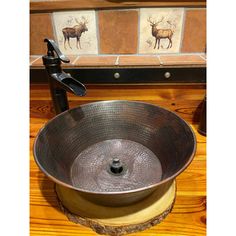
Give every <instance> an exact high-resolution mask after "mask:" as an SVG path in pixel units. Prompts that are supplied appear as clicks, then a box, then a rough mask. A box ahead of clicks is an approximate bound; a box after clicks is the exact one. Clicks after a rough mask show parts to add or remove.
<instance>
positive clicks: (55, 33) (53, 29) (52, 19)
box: [50, 12, 59, 47]
mask: <svg viewBox="0 0 236 236" xmlns="http://www.w3.org/2000/svg"><path fill="white" fill-rule="evenodd" d="M53 15H54V13H53V12H52V13H50V18H51V24H52V31H53V36H54V40H55V42H56V43H57V45H58V47H59V43H58V38H57V32H56V22H55V17H54V16H53Z"/></svg>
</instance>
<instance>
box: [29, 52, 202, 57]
mask: <svg viewBox="0 0 236 236" xmlns="http://www.w3.org/2000/svg"><path fill="white" fill-rule="evenodd" d="M200 54H204V52H192V53H191V52H188V53H186V52H185V53H159V54H158V55H157V54H156V53H140V54H135V53H134V54H79V56H98V57H106V56H108V57H109V56H111V57H112V56H127V57H130V56H137V57H143V56H144V57H145V56H150V57H156V56H158V57H160V56H194V55H196V56H200ZM43 55H44V54H42V55H35V54H33V55H29V56H34V57H35V56H38V57H42V56H43ZM68 56H76V55H68ZM79 56H78V57H79Z"/></svg>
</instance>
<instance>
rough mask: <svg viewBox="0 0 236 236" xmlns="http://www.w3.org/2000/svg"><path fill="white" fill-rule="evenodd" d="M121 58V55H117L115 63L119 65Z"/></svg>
mask: <svg viewBox="0 0 236 236" xmlns="http://www.w3.org/2000/svg"><path fill="white" fill-rule="evenodd" d="M119 60H120V56H117V58H116V62H115V65H116V66H118V65H119Z"/></svg>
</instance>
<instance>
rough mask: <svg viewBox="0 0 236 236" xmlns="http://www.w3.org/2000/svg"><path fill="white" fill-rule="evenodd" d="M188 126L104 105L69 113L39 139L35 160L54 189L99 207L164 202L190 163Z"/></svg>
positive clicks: (123, 104)
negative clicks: (153, 198)
mask: <svg viewBox="0 0 236 236" xmlns="http://www.w3.org/2000/svg"><path fill="white" fill-rule="evenodd" d="M195 150H196V139H195V135H194V133H193V131H192V129H191V128H190V126H189V125H188V124H187V123H186V122H185V121H184V120H183V119H181V118H180V117H179V116H177V115H176V114H175V113H173V112H170V111H168V110H166V109H163V108H161V107H158V106H155V105H151V104H148V103H143V102H134V101H102V102H95V103H90V104H86V105H82V106H80V107H77V108H74V109H70V110H67V111H65V112H63V113H61V114H59V115H57V116H56V117H54V118H53V119H52V120H50V121H49V122H48V123H47V124H46V125H45V126H44V127H43V128H42V129H41V130H40V131H39V133H38V135H37V138H36V140H35V143H34V157H35V161H36V163H37V164H38V166H39V168H40V169H41V170H42V171H43V172H44V173H45V174H46V175H47V176H48V177H49V178H50V179H51V180H53V181H54V182H55V183H57V184H59V185H63V186H65V187H68V188H70V189H74V190H76V191H78V193H79V194H81V196H82V197H84V198H86V199H88V200H90V201H93V202H95V203H97V204H101V205H109V206H122V205H127V204H132V203H135V202H137V201H140V200H142V199H144V198H145V197H147V196H148V195H150V194H151V193H152V192H154V191H159V194H160V196H162V195H163V194H164V193H165V192H166V190H167V189H168V188H169V186H170V185H171V184H172V183H173V181H174V179H175V178H176V176H177V175H179V174H180V173H181V172H182V171H184V169H185V168H186V167H187V166H188V165H189V164H190V163H191V161H192V159H193V157H194V154H195Z"/></svg>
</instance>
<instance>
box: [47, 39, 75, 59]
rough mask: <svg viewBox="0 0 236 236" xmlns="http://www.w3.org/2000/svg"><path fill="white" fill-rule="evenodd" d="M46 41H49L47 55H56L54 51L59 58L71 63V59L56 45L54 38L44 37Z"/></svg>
mask: <svg viewBox="0 0 236 236" xmlns="http://www.w3.org/2000/svg"><path fill="white" fill-rule="evenodd" d="M44 42H46V43H47V47H48V52H47V55H48V56H54V52H56V54H57V56H58V58H59V59H60V60H61V61H62V62H64V63H69V62H70V59H69V58H67V57H66V56H65V55H64V54H62V52H61V51H60V49H59V48H58V46H57V45H56V43H55V42H54V40H52V39H47V38H46V39H44Z"/></svg>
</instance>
